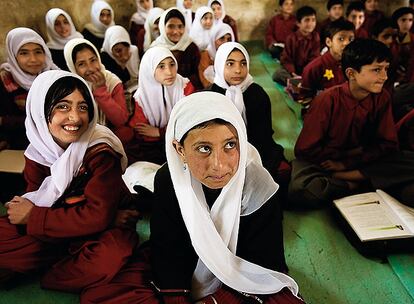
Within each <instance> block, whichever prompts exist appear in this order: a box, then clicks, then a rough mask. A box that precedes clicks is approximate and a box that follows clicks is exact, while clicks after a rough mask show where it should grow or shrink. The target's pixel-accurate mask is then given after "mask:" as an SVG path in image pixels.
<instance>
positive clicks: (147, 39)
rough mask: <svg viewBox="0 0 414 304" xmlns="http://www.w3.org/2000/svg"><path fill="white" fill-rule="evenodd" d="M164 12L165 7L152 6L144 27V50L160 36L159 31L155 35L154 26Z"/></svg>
mask: <svg viewBox="0 0 414 304" xmlns="http://www.w3.org/2000/svg"><path fill="white" fill-rule="evenodd" d="M163 12H164V9H163V8H160V7H154V8H152V9H151V10H150V11H149V13H148V16H147V19H146V20H145V24H144V29H145V36H144V51H146V50H148V49H149V48H150V46H151V43H152V42H153V41H154V40H155V39H157V38H158V36H159V33H157V35H155V33H154V27H155V21H156V20H157V19H159V18H160V17H161V15H162V13H163Z"/></svg>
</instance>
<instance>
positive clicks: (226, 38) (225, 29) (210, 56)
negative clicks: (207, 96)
mask: <svg viewBox="0 0 414 304" xmlns="http://www.w3.org/2000/svg"><path fill="white" fill-rule="evenodd" d="M230 41H232V42H234V34H233V30H232V29H231V27H230V25H228V24H226V23H221V24H219V25H216V26H214V28H213V29H212V30H211V36H210V42H209V44H208V46H207V50H204V51H202V52H201V53H200V64H199V66H198V74H199V77H200V80H201V83H202V84H203V87H204V88H205V89H206V88H208V87H210V86H211V85H212V84H213V82H214V66H213V65H214V58H215V57H216V52H217V49H218V48H219V47H220V45H222V44H223V43H226V42H230Z"/></svg>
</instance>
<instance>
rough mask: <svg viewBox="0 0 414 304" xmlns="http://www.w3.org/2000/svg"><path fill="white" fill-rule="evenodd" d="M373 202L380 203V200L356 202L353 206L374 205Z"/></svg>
mask: <svg viewBox="0 0 414 304" xmlns="http://www.w3.org/2000/svg"><path fill="white" fill-rule="evenodd" d="M373 204H378V205H379V204H380V201H372V202H364V203H357V204H354V205H353V206H362V205H373Z"/></svg>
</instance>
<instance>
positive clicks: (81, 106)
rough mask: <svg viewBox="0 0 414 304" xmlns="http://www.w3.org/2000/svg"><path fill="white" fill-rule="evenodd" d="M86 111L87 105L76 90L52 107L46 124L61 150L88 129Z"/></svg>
mask: <svg viewBox="0 0 414 304" xmlns="http://www.w3.org/2000/svg"><path fill="white" fill-rule="evenodd" d="M91 110H92V109H91ZM88 111H89V109H88V105H87V103H86V101H85V99H84V98H83V96H82V94H81V93H80V92H79V91H78V90H75V91H73V92H72V93H71V94H69V95H68V96H66V97H65V98H63V99H62V100H60V101H59V102H57V103H56V105H55V106H54V107H53V109H52V113H51V115H50V118H49V122H48V127H49V132H50V134H51V135H52V137H53V139H54V141H55V142H56V143H57V144H58V145H59V146H60V147H61V148H62V149H66V148H67V147H68V146H69V145H70V144H71V143H73V142H75V141H77V140H79V138H80V137H81V136H82V134H83V133H85V131H86V130H87V129H88V124H89V116H88Z"/></svg>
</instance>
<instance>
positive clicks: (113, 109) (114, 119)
mask: <svg viewBox="0 0 414 304" xmlns="http://www.w3.org/2000/svg"><path fill="white" fill-rule="evenodd" d="M93 96H94V97H95V100H96V102H97V103H98V106H99V108H100V109H101V110H102V111H103V112H104V113H105V115H106V117H107V119H108V120H109V121H110V122H111V124H113V125H114V126H115V127H119V126H123V125H125V124H126V122H127V121H128V110H127V107H126V101H125V95H124V89H123V86H122V83H119V84H117V85H116V86H115V88H114V89H113V91H112V94H111V93H110V92H109V91H108V88H107V87H106V86H102V87H100V88H97V89H96V90H95V91H93Z"/></svg>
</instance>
